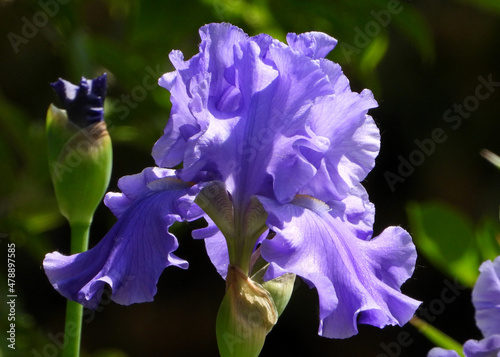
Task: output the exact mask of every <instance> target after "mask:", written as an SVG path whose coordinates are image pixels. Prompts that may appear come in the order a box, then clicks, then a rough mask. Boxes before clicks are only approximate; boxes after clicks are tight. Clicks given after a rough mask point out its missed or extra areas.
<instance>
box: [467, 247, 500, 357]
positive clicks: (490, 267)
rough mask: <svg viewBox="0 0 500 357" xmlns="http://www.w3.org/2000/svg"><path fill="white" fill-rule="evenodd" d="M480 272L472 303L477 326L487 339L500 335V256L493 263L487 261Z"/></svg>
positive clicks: (473, 291)
mask: <svg viewBox="0 0 500 357" xmlns="http://www.w3.org/2000/svg"><path fill="white" fill-rule="evenodd" d="M479 271H480V274H479V277H478V278H477V281H476V284H475V285H474V289H473V290H472V302H473V304H474V308H475V309H476V324H477V326H478V327H479V329H480V330H481V332H482V333H483V336H484V337H485V338H487V337H490V336H493V335H500V256H499V257H497V258H496V259H495V260H494V261H493V262H492V261H490V260H487V261H485V262H484V263H483V264H481V266H480V268H479ZM499 338H500V337H499ZM499 346H500V344H499ZM499 351H500V347H499Z"/></svg>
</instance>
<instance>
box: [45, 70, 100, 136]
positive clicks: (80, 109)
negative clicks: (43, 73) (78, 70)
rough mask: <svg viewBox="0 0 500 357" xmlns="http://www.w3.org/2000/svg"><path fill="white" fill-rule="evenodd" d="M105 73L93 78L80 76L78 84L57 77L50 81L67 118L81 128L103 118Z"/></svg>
mask: <svg viewBox="0 0 500 357" xmlns="http://www.w3.org/2000/svg"><path fill="white" fill-rule="evenodd" d="M106 76H107V75H106V73H104V74H103V75H102V76H100V77H97V78H95V79H86V78H85V77H82V80H81V81H80V84H79V85H78V86H76V85H74V84H73V83H71V82H68V81H66V80H64V79H61V78H59V79H58V80H57V82H54V83H51V85H52V87H53V88H54V90H55V91H56V93H57V95H58V96H59V98H60V99H61V101H62V103H63V105H64V109H66V112H67V113H68V118H69V120H71V121H72V122H73V123H75V124H76V125H78V126H79V127H81V128H85V127H87V126H89V125H92V124H94V123H97V122H100V121H102V120H103V119H104V98H105V96H106Z"/></svg>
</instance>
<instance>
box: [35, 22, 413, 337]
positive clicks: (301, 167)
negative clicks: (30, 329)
mask: <svg viewBox="0 0 500 357" xmlns="http://www.w3.org/2000/svg"><path fill="white" fill-rule="evenodd" d="M200 36H201V44H200V46H199V53H198V54H196V55H195V56H193V57H192V58H191V59H189V60H187V61H185V60H184V58H183V54H182V53H181V52H180V51H172V52H171V54H170V60H171V62H172V64H173V65H174V67H175V71H173V72H170V73H166V74H164V75H163V76H162V77H161V78H160V79H159V84H160V85H161V86H162V87H164V88H166V89H167V90H169V91H170V93H171V102H172V110H171V113H170V119H169V121H168V123H167V126H166V128H165V132H164V135H163V136H162V137H161V138H160V139H159V140H158V141H157V143H156V144H155V146H154V148H153V157H154V159H155V162H156V165H157V167H153V168H146V169H145V170H144V171H143V172H141V173H140V174H136V175H131V176H125V177H123V178H122V179H120V181H119V182H118V186H119V188H120V189H121V191H122V192H121V193H108V194H107V196H106V197H105V203H106V205H107V206H108V207H109V208H110V209H111V210H112V211H113V213H114V214H115V215H116V216H117V218H118V221H117V223H116V224H115V225H114V227H113V228H112V229H111V230H110V231H109V233H108V234H107V235H106V236H105V237H104V238H103V239H102V240H101V242H100V243H99V244H98V245H96V246H95V247H94V248H92V249H91V250H89V251H87V252H84V253H81V254H76V255H72V256H64V255H62V254H60V253H57V252H54V253H50V254H47V256H46V258H45V260H44V268H45V271H46V274H47V276H48V278H49V280H50V282H51V283H52V284H53V286H54V287H55V288H56V289H57V290H58V291H59V292H60V293H61V294H62V295H64V296H65V297H67V298H69V299H72V300H76V301H78V302H80V303H81V304H82V305H84V306H86V307H89V308H96V307H97V306H98V303H99V299H100V296H101V294H102V292H103V289H104V286H105V284H109V285H110V287H111V289H112V296H111V298H112V299H113V300H114V301H115V302H117V303H120V304H125V305H128V304H132V303H139V302H145V301H151V300H152V299H153V296H154V295H155V293H156V283H157V281H158V279H159V276H160V274H161V273H162V271H163V269H164V268H165V267H167V266H171V265H172V266H177V267H180V268H187V266H188V263H187V262H186V261H185V260H183V259H181V258H179V257H177V256H176V255H175V254H174V252H175V250H176V249H177V247H178V242H177V239H176V237H175V236H174V235H172V234H171V233H170V232H169V231H168V229H169V227H170V226H171V225H172V224H173V223H174V222H175V221H191V220H196V219H199V218H205V219H206V221H207V222H208V226H207V227H206V228H203V229H200V230H197V231H194V232H193V237H194V238H195V239H204V240H205V243H206V249H207V253H208V255H209V256H210V259H211V261H212V263H213V264H214V266H215V268H216V269H217V271H218V272H219V273H220V274H221V276H222V277H224V278H225V277H226V276H227V275H228V271H231V268H234V267H237V268H238V270H239V272H240V273H242V274H244V275H248V276H250V275H251V274H252V273H253V272H254V269H255V267H257V266H262V265H263V264H264V265H265V266H266V270H265V274H264V276H263V279H264V280H265V281H268V280H271V279H275V278H277V277H280V276H283V275H284V274H286V273H289V274H295V275H297V276H300V277H301V278H302V279H304V280H305V281H306V282H307V283H308V284H309V285H310V286H311V287H314V288H316V290H317V292H318V296H319V304H320V328H319V333H320V334H321V335H323V336H326V337H331V338H347V337H350V336H352V335H354V334H356V333H357V323H363V324H370V325H374V326H377V327H383V326H385V325H395V324H399V325H403V324H405V323H406V322H407V321H408V320H409V319H410V318H411V317H412V316H413V313H414V312H415V310H416V308H417V307H418V305H419V302H418V301H416V300H413V299H411V298H409V297H407V296H405V295H404V294H402V293H401V291H400V287H401V285H402V284H403V282H405V281H406V280H407V279H408V278H409V277H410V276H411V274H412V272H413V269H414V266H415V260H416V251H415V247H414V245H413V243H412V240H411V237H410V235H409V234H408V233H407V232H406V231H405V230H403V229H402V228H400V227H389V228H387V229H385V230H384V231H383V232H382V233H381V234H380V235H379V236H377V237H375V238H373V222H374V213H375V209H374V206H373V204H371V203H370V201H369V199H368V195H367V193H366V191H365V189H364V188H363V186H362V185H361V181H363V180H364V178H365V177H366V175H367V174H368V173H369V172H370V170H371V169H372V168H373V166H374V160H375V157H376V156H377V154H378V151H379V145H380V135H379V131H378V128H377V126H376V125H375V123H374V121H373V119H372V118H371V116H369V115H368V114H367V112H368V110H369V109H371V108H374V107H376V106H377V103H376V101H375V100H374V98H373V95H372V93H371V92H370V91H369V90H363V91H362V92H361V93H356V92H353V91H352V90H351V89H350V85H349V81H348V79H347V78H346V77H345V75H344V74H343V72H342V70H341V68H340V66H339V65H338V64H336V63H334V62H331V61H329V60H327V59H325V56H326V55H327V54H328V53H329V52H330V51H331V50H332V49H333V48H334V47H335V45H336V43H337V41H336V40H335V39H333V38H332V37H330V36H328V35H326V34H324V33H319V32H309V33H304V34H300V35H296V34H288V36H287V43H288V45H287V44H284V43H282V42H280V41H278V40H275V39H273V38H272V37H270V36H268V35H265V34H261V35H258V36H254V37H249V36H248V35H246V34H245V33H244V32H243V31H242V30H240V29H239V28H237V27H234V26H232V25H230V24H210V25H206V26H204V27H202V28H201V29H200ZM180 164H182V168H180V169H177V170H174V169H172V168H173V167H177V166H178V165H180ZM214 187H216V188H220V189H219V190H218V193H215V194H214V195H210V194H208V193H210V191H207V190H209V189H210V188H214ZM221 190H222V194H221ZM200 192H202V193H200ZM207 192H208V193H207ZM197 197H198V198H197ZM195 200H196V201H195ZM256 262H260V263H258V264H257V263H256Z"/></svg>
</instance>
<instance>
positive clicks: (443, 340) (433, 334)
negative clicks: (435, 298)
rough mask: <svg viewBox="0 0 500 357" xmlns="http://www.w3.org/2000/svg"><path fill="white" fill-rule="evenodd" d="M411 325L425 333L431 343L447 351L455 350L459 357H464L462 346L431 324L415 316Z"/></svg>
mask: <svg viewBox="0 0 500 357" xmlns="http://www.w3.org/2000/svg"><path fill="white" fill-rule="evenodd" d="M410 323H411V324H412V325H413V326H415V327H416V328H417V329H418V330H419V331H420V332H421V333H423V334H424V335H425V337H427V338H428V339H429V340H430V341H432V342H434V344H435V345H436V346H438V347H441V348H444V349H447V350H453V351H455V352H457V353H458V354H459V356H463V347H462V345H461V344H460V343H458V342H457V341H455V340H454V339H452V338H451V337H450V336H448V335H446V334H445V333H444V332H442V331H441V330H438V329H437V328H435V327H434V326H432V325H431V324H429V323H427V322H425V321H424V320H421V319H419V318H418V317H416V316H413V318H412V319H411V320H410Z"/></svg>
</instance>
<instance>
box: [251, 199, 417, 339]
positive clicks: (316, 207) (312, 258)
mask: <svg viewBox="0 0 500 357" xmlns="http://www.w3.org/2000/svg"><path fill="white" fill-rule="evenodd" d="M259 199H260V200H261V202H262V204H263V205H264V207H265V208H266V211H267V212H268V213H269V219H268V225H269V227H270V228H271V229H272V230H273V231H275V232H276V236H275V237H274V238H273V239H271V240H265V241H264V242H262V245H261V254H262V257H263V258H264V259H265V260H266V261H268V262H270V263H271V265H275V266H277V267H278V269H277V270H276V272H277V273H275V274H274V275H279V274H282V273H283V272H290V273H294V274H297V275H299V276H301V277H302V278H304V279H306V280H307V281H309V282H310V283H311V285H313V286H314V287H316V289H317V291H318V295H319V300H320V319H321V323H320V329H319V332H320V334H321V335H323V336H325V337H330V338H347V337H350V336H352V335H354V334H356V333H357V331H358V330H357V326H356V324H357V322H359V323H363V324H370V325H374V326H377V327H383V326H385V325H395V324H399V325H403V324H405V323H406V322H408V320H409V319H410V318H411V317H412V316H413V314H414V312H415V310H416V309H417V307H418V306H419V305H420V303H419V302H418V301H416V300H413V299H411V298H409V297H407V296H405V295H403V294H402V293H401V291H400V287H401V284H402V283H403V282H404V281H406V280H407V279H408V278H409V277H410V276H411V274H412V272H413V269H414V266H415V260H416V251H415V246H414V245H413V243H412V241H411V237H410V236H409V234H408V233H407V232H406V231H404V230H403V229H401V228H399V227H389V228H387V229H386V230H385V231H384V232H382V234H380V235H379V236H378V237H376V238H373V239H371V240H365V239H360V238H358V237H357V236H356V235H355V234H354V233H353V231H352V230H351V229H349V227H348V224H346V223H345V222H343V220H342V219H341V218H338V217H337V218H336V217H333V216H332V215H331V214H330V212H329V207H328V206H327V205H326V204H324V203H323V202H321V201H318V200H316V199H313V198H311V197H308V196H298V197H296V198H295V199H294V201H292V203H290V204H284V205H279V204H278V203H277V202H275V201H273V200H270V199H267V198H264V197H259ZM271 271H273V270H271ZM274 275H273V274H272V273H271V274H269V273H268V275H267V276H266V279H272V278H275V277H276V276H274Z"/></svg>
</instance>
